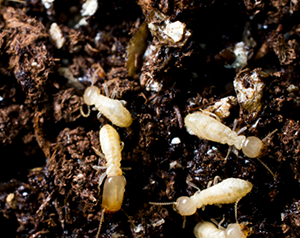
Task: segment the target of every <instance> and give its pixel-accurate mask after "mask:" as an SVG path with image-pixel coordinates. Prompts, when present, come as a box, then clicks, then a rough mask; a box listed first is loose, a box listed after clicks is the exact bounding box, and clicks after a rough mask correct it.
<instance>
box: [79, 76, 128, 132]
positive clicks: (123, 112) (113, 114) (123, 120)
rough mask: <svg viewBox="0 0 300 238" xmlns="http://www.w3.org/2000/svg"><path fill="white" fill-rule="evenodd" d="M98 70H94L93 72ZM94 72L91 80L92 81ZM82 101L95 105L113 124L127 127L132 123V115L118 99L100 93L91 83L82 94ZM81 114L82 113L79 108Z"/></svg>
mask: <svg viewBox="0 0 300 238" xmlns="http://www.w3.org/2000/svg"><path fill="white" fill-rule="evenodd" d="M97 71H98V70H96V71H95V74H96V73H97ZM95 74H94V76H93V80H92V82H94V78H95ZM83 101H84V102H85V103H86V104H87V105H88V106H92V105H95V108H96V109H97V110H98V111H99V112H100V113H102V114H103V115H104V116H105V117H106V118H108V119H109V120H110V121H111V122H112V123H113V124H114V125H116V126H118V127H129V126H130V125H131V123H132V117H131V114H130V112H129V111H128V110H127V109H126V108H125V107H124V105H123V103H122V102H121V101H120V100H117V99H112V98H109V97H106V96H104V95H101V94H100V89H99V88H98V87H96V86H94V85H93V83H92V85H91V86H89V87H87V88H86V89H85V91H84V94H83ZM81 114H82V115H83V116H85V117H86V116H88V115H89V113H88V114H84V113H83V111H82V109H81Z"/></svg>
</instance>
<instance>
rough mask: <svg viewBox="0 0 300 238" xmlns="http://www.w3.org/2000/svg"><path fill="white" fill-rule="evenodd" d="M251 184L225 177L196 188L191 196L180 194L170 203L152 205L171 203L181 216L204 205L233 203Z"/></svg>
mask: <svg viewBox="0 0 300 238" xmlns="http://www.w3.org/2000/svg"><path fill="white" fill-rule="evenodd" d="M252 187H253V185H252V183H250V182H249V181H246V180H243V179H239V178H227V179H225V180H223V181H222V182H220V183H218V184H216V185H214V186H212V187H209V188H207V189H204V190H202V191H200V190H198V191H197V192H196V193H195V194H194V195H192V196H191V197H187V196H181V197H179V198H178V199H177V200H176V202H171V203H153V202H151V203H150V204H152V205H168V204H173V206H174V210H175V211H177V212H178V213H179V214H180V215H182V216H191V215H193V214H194V213H195V212H196V210H197V208H201V207H203V206H205V205H220V204H229V203H235V202H236V201H237V200H239V199H240V198H242V197H244V196H246V195H247V194H248V193H249V192H250V191H251V189H252Z"/></svg>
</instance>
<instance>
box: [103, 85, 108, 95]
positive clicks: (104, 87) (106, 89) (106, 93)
mask: <svg viewBox="0 0 300 238" xmlns="http://www.w3.org/2000/svg"><path fill="white" fill-rule="evenodd" d="M102 87H103V90H104V93H105V96H106V97H109V91H108V87H107V85H106V84H103V85H102Z"/></svg>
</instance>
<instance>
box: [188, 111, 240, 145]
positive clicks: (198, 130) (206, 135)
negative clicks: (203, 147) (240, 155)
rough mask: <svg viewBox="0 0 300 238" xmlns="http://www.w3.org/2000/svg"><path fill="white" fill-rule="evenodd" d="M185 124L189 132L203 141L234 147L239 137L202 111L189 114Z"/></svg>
mask: <svg viewBox="0 0 300 238" xmlns="http://www.w3.org/2000/svg"><path fill="white" fill-rule="evenodd" d="M184 122H185V126H186V127H187V129H188V131H191V132H192V133H194V134H195V135H197V136H198V137H200V138H202V139H206V140H210V141H214V142H218V143H221V144H228V145H234V143H235V142H236V140H237V137H238V136H237V134H236V132H234V131H232V130H231V129H230V128H229V127H227V126H225V125H224V124H222V123H221V122H219V121H217V120H216V119H214V118H212V117H211V116H209V115H207V114H205V113H203V112H200V111H199V112H194V113H191V114H188V115H187V116H186V117H185V119H184Z"/></svg>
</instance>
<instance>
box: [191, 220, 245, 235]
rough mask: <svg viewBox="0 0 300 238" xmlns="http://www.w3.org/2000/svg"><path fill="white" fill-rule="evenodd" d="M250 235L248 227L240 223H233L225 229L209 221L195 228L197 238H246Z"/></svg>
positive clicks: (200, 223)
mask: <svg viewBox="0 0 300 238" xmlns="http://www.w3.org/2000/svg"><path fill="white" fill-rule="evenodd" d="M248 234H249V229H248V227H247V226H245V225H243V224H239V223H231V224H229V225H228V226H227V228H226V229H225V228H223V227H221V226H219V228H218V227H216V226H215V225H214V224H213V223H211V222H209V221H202V222H199V223H198V224H197V225H196V226H195V228H194V235H195V236H196V238H246V237H248Z"/></svg>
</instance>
